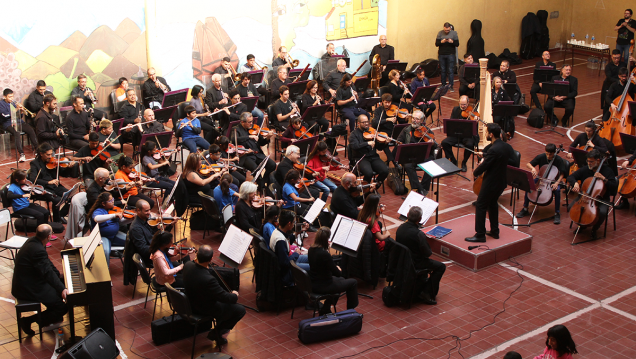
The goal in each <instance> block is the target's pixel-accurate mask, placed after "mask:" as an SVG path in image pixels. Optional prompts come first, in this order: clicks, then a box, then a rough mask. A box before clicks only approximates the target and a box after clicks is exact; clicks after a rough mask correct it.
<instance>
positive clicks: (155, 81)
mask: <svg viewBox="0 0 636 359" xmlns="http://www.w3.org/2000/svg"><path fill="white" fill-rule="evenodd" d="M162 85H163V88H165V89H166V92H169V91H171V90H170V86H168V83H167V82H166V79H164V78H163V77H160V76H157V70H155V68H154V67H151V68H149V69H148V79H147V80H146V81H145V82H144V84H143V94H144V106H146V107H147V108H154V109H159V108H161V103H162V102H163V94H164V91H163V90H162V88H161V87H162Z"/></svg>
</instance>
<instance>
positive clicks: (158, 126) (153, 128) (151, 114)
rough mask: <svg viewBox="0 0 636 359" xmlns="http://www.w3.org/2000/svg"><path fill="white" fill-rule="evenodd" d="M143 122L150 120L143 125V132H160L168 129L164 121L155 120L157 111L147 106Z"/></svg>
mask: <svg viewBox="0 0 636 359" xmlns="http://www.w3.org/2000/svg"><path fill="white" fill-rule="evenodd" d="M142 122H148V123H144V124H143V125H141V133H142V134H148V133H160V132H164V131H165V130H166V128H165V127H163V123H161V122H159V121H157V120H155V111H153V110H152V109H149V108H147V109H145V110H144V119H143V121H142Z"/></svg>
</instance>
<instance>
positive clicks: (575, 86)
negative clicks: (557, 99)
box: [548, 75, 579, 99]
mask: <svg viewBox="0 0 636 359" xmlns="http://www.w3.org/2000/svg"><path fill="white" fill-rule="evenodd" d="M554 81H567V82H569V92H568V95H567V96H566V97H567V98H569V99H573V98H575V97H576V95H577V94H578V93H579V92H578V91H579V81H578V80H577V79H576V77H574V76H568V77H566V78H563V77H561V75H557V76H554V77H552V82H554ZM548 97H549V98H553V97H552V96H548Z"/></svg>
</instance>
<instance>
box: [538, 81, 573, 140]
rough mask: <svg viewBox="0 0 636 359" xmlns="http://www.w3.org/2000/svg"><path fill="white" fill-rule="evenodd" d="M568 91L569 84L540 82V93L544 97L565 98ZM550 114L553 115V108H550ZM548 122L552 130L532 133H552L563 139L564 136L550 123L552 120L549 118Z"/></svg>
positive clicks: (554, 124)
mask: <svg viewBox="0 0 636 359" xmlns="http://www.w3.org/2000/svg"><path fill="white" fill-rule="evenodd" d="M569 91H570V85H569V84H562V83H553V82H542V87H541V93H542V94H544V95H548V97H550V96H552V97H554V96H567V95H568V93H569ZM544 106H545V103H544ZM552 114H553V115H554V107H552ZM546 115H547V114H546ZM548 121H549V123H550V125H552V128H550V129H547V130H541V131H534V133H543V132H554V133H558V134H559V135H561V136H562V137H565V135H564V134H562V133H560V132H559V131H557V130H555V128H556V127H557V123H552V118H549V119H548Z"/></svg>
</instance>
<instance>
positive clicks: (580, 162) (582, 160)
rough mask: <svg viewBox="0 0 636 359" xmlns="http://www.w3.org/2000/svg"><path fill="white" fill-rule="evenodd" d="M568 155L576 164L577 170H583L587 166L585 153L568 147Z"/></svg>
mask: <svg viewBox="0 0 636 359" xmlns="http://www.w3.org/2000/svg"><path fill="white" fill-rule="evenodd" d="M570 153H571V154H572V157H573V159H574V163H576V165H577V166H579V168H583V167H586V166H587V154H588V152H587V151H584V150H582V149H579V148H574V147H570Z"/></svg>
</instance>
